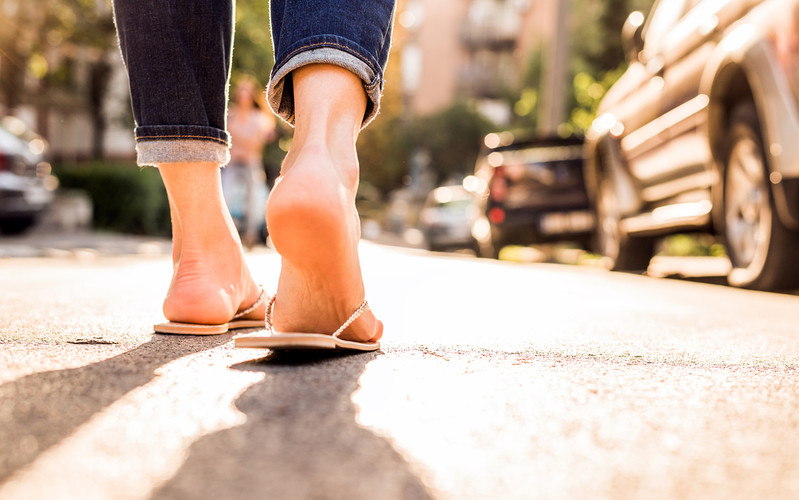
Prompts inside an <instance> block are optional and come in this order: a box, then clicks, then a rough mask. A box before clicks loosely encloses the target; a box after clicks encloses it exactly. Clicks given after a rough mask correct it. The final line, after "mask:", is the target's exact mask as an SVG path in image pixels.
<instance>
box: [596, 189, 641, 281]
mask: <svg viewBox="0 0 799 500" xmlns="http://www.w3.org/2000/svg"><path fill="white" fill-rule="evenodd" d="M616 200H617V198H616V192H615V189H614V187H613V182H612V181H611V179H610V178H609V177H607V176H603V177H601V178H600V181H599V189H598V190H597V203H596V213H597V226H596V236H595V243H594V246H595V247H596V251H597V252H598V253H599V254H600V255H602V256H604V257H605V258H606V259H607V260H608V268H609V269H610V270H611V271H646V269H647V267H649V261H650V260H651V259H652V253H653V251H654V246H655V239H654V238H651V237H630V236H629V235H626V234H624V233H623V232H622V230H621V212H620V211H619V209H618V203H617V201H616Z"/></svg>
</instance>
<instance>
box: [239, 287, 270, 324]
mask: <svg viewBox="0 0 799 500" xmlns="http://www.w3.org/2000/svg"><path fill="white" fill-rule="evenodd" d="M265 297H266V292H264V289H263V288H261V295H259V296H258V300H256V301H255V302H254V303H253V305H251V306H250V307H248V308H247V309H245V310H243V311H241V312H238V313H236V315H235V316H233V319H239V318H242V317H244V316H247V315H248V314H250V313H251V312H253V311H254V310H255V308H256V307H258V306H259V305H260V304H261V302H263V301H264V298H265ZM272 300H273V301H274V297H272Z"/></svg>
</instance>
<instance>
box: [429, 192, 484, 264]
mask: <svg viewBox="0 0 799 500" xmlns="http://www.w3.org/2000/svg"><path fill="white" fill-rule="evenodd" d="M477 214H478V209H477V205H476V204H475V199H474V196H473V195H472V194H471V193H469V192H468V191H466V189H464V187H463V185H461V184H454V185H447V186H441V187H437V188H436V189H434V190H433V191H431V192H430V194H429V195H428V196H427V199H426V200H425V204H424V206H423V207H422V211H421V213H420V214H419V225H420V229H421V231H422V234H424V240H425V243H426V244H427V248H429V249H430V250H433V251H440V250H452V249H460V248H470V249H473V250H475V251H476V250H477V246H476V241H475V239H474V237H473V236H472V225H473V224H474V221H475V219H476V218H477Z"/></svg>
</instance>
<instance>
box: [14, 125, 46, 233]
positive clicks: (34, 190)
mask: <svg viewBox="0 0 799 500" xmlns="http://www.w3.org/2000/svg"><path fill="white" fill-rule="evenodd" d="M4 123H6V124H10V125H11V126H10V127H3V126H0V232H2V233H4V234H16V233H20V232H23V231H25V230H26V229H28V228H29V227H31V226H32V225H33V224H34V223H35V222H36V220H37V218H38V217H39V216H40V215H41V214H42V213H43V212H44V210H45V209H46V208H47V207H48V206H49V205H50V203H51V202H52V201H53V190H54V189H55V187H56V185H57V181H56V179H55V178H54V177H53V176H52V175H50V165H49V164H47V163H45V162H44V161H43V158H42V152H43V151H44V148H45V142H44V140H43V139H42V138H40V137H38V136H36V135H35V134H31V133H30V132H28V131H26V130H25V129H24V126H22V125H21V122H19V121H17V120H16V119H12V120H9V119H6V120H5V121H4ZM12 130H13V132H12ZM14 132H16V133H14Z"/></svg>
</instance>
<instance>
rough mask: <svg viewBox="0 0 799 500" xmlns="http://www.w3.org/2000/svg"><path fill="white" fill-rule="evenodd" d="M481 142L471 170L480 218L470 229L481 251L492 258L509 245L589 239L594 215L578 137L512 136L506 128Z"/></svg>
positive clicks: (481, 253)
mask: <svg viewBox="0 0 799 500" xmlns="http://www.w3.org/2000/svg"><path fill="white" fill-rule="evenodd" d="M503 136H507V137H508V138H507V139H505V138H503ZM486 145H487V146H489V147H488V149H487V150H486V151H484V153H483V154H481V155H480V157H479V158H478V160H477V165H476V168H475V175H474V176H475V178H476V182H475V184H476V186H475V192H476V193H477V196H478V199H479V200H480V213H481V217H480V219H479V220H477V221H476V223H475V225H474V227H473V234H474V236H475V237H476V239H477V241H478V243H479V248H480V255H481V256H484V257H494V258H496V257H498V256H499V251H500V250H501V249H502V247H503V246H506V245H512V244H516V245H529V244H535V243H545V242H554V241H567V240H574V241H577V242H580V243H581V244H583V245H587V244H588V240H589V239H590V237H591V234H592V230H593V227H594V217H593V214H592V213H591V211H590V210H589V203H588V195H587V193H586V190H585V183H584V181H583V140H582V138H579V137H570V138H559V137H549V138H537V139H533V140H523V141H514V140H513V139H512V136H510V135H508V134H507V133H506V134H490V135H489V136H487V137H486Z"/></svg>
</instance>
